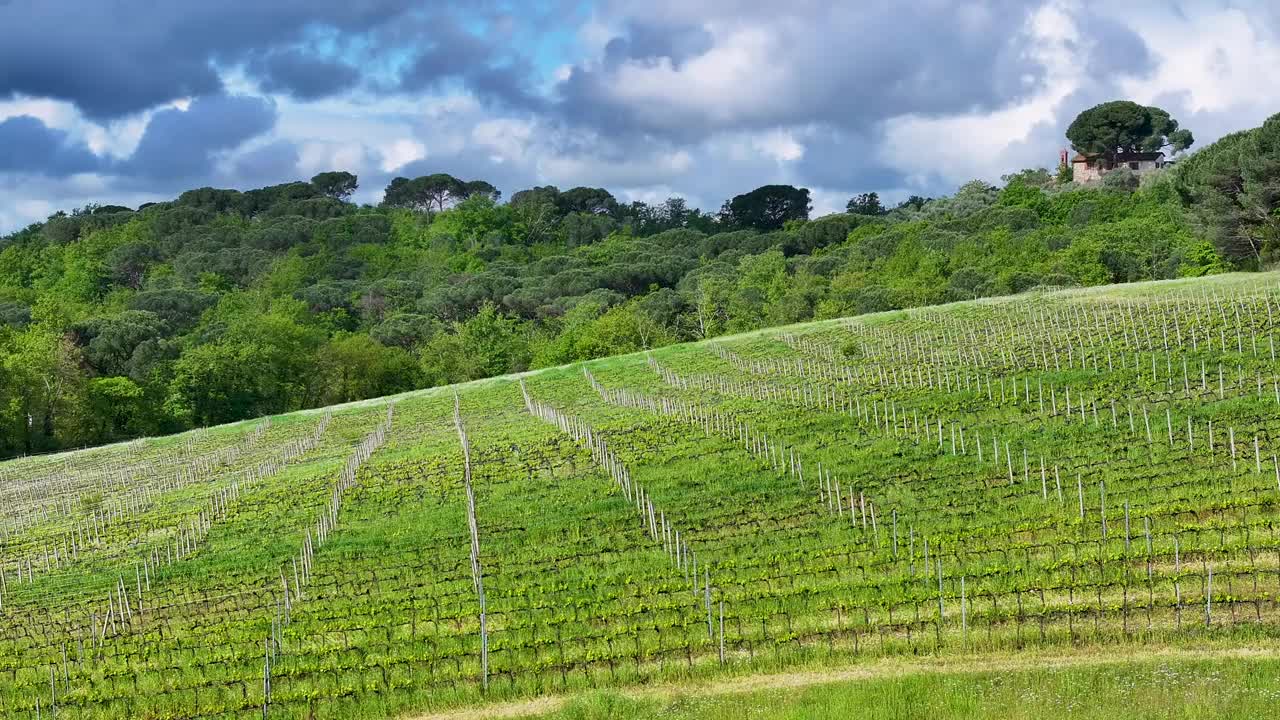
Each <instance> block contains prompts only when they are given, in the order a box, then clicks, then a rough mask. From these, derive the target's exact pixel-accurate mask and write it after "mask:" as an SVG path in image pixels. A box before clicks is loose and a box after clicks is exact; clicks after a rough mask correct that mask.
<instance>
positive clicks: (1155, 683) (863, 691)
mask: <svg viewBox="0 0 1280 720" xmlns="http://www.w3.org/2000/svg"><path fill="white" fill-rule="evenodd" d="M1277 703H1280V659H1277V658H1271V659H1259V658H1225V659H1215V660H1210V661H1202V660H1194V659H1186V658H1179V659H1167V660H1158V661H1151V660H1138V661H1135V662H1130V663H1125V664H1123V665H1116V664H1105V665H1085V666H1077V667H1070V666H1068V667H1055V668H1048V669H1028V670H1013V671H1010V670H1000V671H987V672H981V671H978V672H966V671H963V670H961V671H954V670H953V671H950V672H927V671H926V672H917V673H913V674H909V675H904V676H898V677H884V678H865V679H857V680H852V681H846V682H832V683H819V684H811V685H804V686H800V687H788V688H783V689H770V690H760V691H755V692H746V693H722V694H701V695H700V694H698V693H696V692H690V693H688V694H680V695H677V696H675V697H670V698H662V699H658V698H652V697H644V696H640V697H633V696H628V695H623V694H621V693H618V692H616V691H601V692H598V693H595V694H591V695H586V696H583V697H580V698H575V699H574V700H572V701H570V702H568V703H567V704H566V705H565V706H564V707H563V708H561V709H559V710H558V711H555V712H552V713H548V714H540V715H536V716H530V717H538V718H543V719H544V720H553V719H554V720H649V719H653V720H657V719H658V718H662V719H664V720H749V719H751V718H770V719H771V720H828V719H831V720H835V719H837V718H854V717H856V718H868V719H869V720H881V719H883V720H903V719H906V718H920V719H921V720H936V719H937V718H956V719H964V718H984V719H990V720H1024V719H1025V720H1034V719H1038V718H1046V717H1052V718H1078V719H1080V720H1084V719H1086V718H1098V719H1102V718H1142V719H1150V720H1157V719H1160V720H1165V719H1168V720H1172V719H1173V718H1187V719H1190V718H1206V719H1207V718H1214V719H1219V718H1258V717H1268V716H1270V715H1272V714H1273V713H1274V712H1275V708H1276V705H1277Z"/></svg>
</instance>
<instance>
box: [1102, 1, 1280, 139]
mask: <svg viewBox="0 0 1280 720" xmlns="http://www.w3.org/2000/svg"><path fill="white" fill-rule="evenodd" d="M1141 31H1142V34H1143V36H1144V38H1145V39H1146V41H1147V43H1148V45H1149V46H1150V47H1151V49H1152V51H1153V53H1154V54H1155V55H1156V56H1157V57H1158V59H1159V65H1158V68H1157V70H1156V72H1155V74H1154V76H1153V77H1151V78H1146V79H1141V80H1138V79H1129V80H1126V81H1125V82H1124V83H1123V87H1124V90H1125V92H1126V94H1127V95H1128V96H1129V97H1131V98H1133V99H1134V100H1136V101H1138V102H1142V103H1151V102H1155V101H1157V100H1158V99H1159V98H1161V97H1162V96H1165V97H1167V96H1174V95H1177V96H1180V97H1181V102H1182V103H1183V104H1184V105H1185V107H1186V109H1187V110H1188V111H1190V112H1192V113H1223V114H1227V113H1229V114H1231V115H1232V116H1233V119H1235V120H1236V121H1237V122H1239V123H1241V124H1248V125H1257V124H1259V123H1261V121H1262V120H1263V119H1264V118H1266V117H1267V116H1268V115H1270V114H1271V113H1274V112H1275V111H1276V110H1277V109H1280V103H1277V98H1280V73H1277V72H1276V68H1278V67H1280V42H1278V38H1277V36H1276V34H1275V32H1274V28H1273V29H1272V32H1268V31H1267V26H1266V25H1265V24H1264V23H1259V22H1258V21H1257V18H1254V17H1250V16H1249V15H1247V14H1246V13H1245V12H1244V11H1243V10H1242V9H1240V8H1237V7H1225V8H1221V9H1217V10H1201V11H1199V12H1196V13H1195V14H1188V15H1177V14H1174V13H1159V14H1156V15H1154V16H1153V17H1151V18H1150V19H1149V21H1148V22H1145V23H1143V25H1142V28H1141Z"/></svg>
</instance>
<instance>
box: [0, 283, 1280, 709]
mask: <svg viewBox="0 0 1280 720" xmlns="http://www.w3.org/2000/svg"><path fill="white" fill-rule="evenodd" d="M1276 280H1277V277H1276V275H1274V274H1266V275H1248V276H1230V277H1218V278H1209V279H1203V280H1197V281H1176V282H1168V283H1149V284H1143V285H1141V286H1137V287H1123V288H1101V289H1089V290H1079V291H1068V292H1064V293H1058V294H1044V293H1039V294H1033V295H1028V296H1022V297H1017V298H1006V299H1000V300H988V301H981V302H974V303H960V304H954V305H949V306H944V307H940V308H923V309H920V310H914V311H908V312H896V313H888V314H880V315H872V316H865V317H861V318H854V319H849V320H839V321H828V322H823V323H813V324H809V325H805V326H796V327H791V328H781V329H775V330H770V331H763V332H757V333H750V334H747V335H742V336H735V337H731V338H721V339H717V340H715V341H713V342H711V343H698V344H690V345H681V346H674V347H668V348H663V349H661V350H658V351H655V352H654V353H653V354H652V358H650V357H649V356H648V355H646V354H643V353H641V354H633V355H627V356H620V357H615V358H607V359H603V360H599V361H594V362H591V363H587V364H585V368H587V369H589V372H590V381H589V378H588V376H587V375H586V374H585V373H584V366H581V365H580V366H572V367H565V368H554V369H551V370H547V371H542V372H536V373H529V374H526V375H525V376H523V377H522V378H510V377H509V378H497V379H491V380H487V381H482V382H477V383H469V384H466V385H462V386H457V387H454V388H436V389H432V390H427V391H421V392H416V393H409V394H406V395H403V396H399V397H396V398H392V399H383V400H379V401H366V402H362V403H354V404H351V405H348V406H340V407H336V408H332V409H330V410H328V411H325V412H315V411H312V412H303V413H295V414H292V415H289V416H282V417H278V418H273V419H272V420H271V422H270V423H269V424H267V423H265V422H263V421H253V422H245V423H239V424H236V425H232V426H225V427H221V428H214V429H210V430H208V431H202V432H196V433H189V434H187V435H185V436H178V437H174V438H157V439H149V440H145V441H141V442H138V443H131V444H126V445H117V446H111V447H107V448H101V449H94V450H86V451H82V452H78V453H74V454H69V455H63V456H42V457H35V458H27V459H22V460H17V461H12V462H9V463H3V464H0V572H3V576H2V577H0V599H2V602H3V607H2V608H0V718H9V717H14V718H28V717H34V716H35V715H36V713H37V705H39V708H40V712H41V713H45V712H47V710H48V708H49V707H50V705H51V704H56V706H57V717H63V718H112V717H141V718H178V717H201V718H250V717H261V716H262V711H263V704H264V700H265V699H266V698H265V684H264V664H265V661H266V657H265V655H266V654H267V652H268V651H267V644H268V642H269V639H270V643H271V646H272V649H271V650H270V655H271V658H272V660H271V662H272V670H271V698H270V702H269V703H268V704H267V705H268V708H267V709H268V716H269V717H273V718H274V717H279V718H309V717H316V718H383V717H397V716H413V715H416V714H421V713H429V712H437V711H443V710H450V709H459V708H474V707H483V706H487V705H490V704H492V703H501V702H519V701H524V700H527V699H529V698H537V697H546V696H555V697H574V698H582V699H575V700H573V701H572V703H573V704H572V705H571V706H569V707H568V708H565V709H563V710H562V711H561V712H562V713H569V714H572V713H591V712H595V713H597V715H589V714H588V715H581V714H580V715H579V716H584V717H594V716H602V717H609V716H610V715H607V714H605V715H600V714H599V713H602V712H603V713H607V712H609V710H608V709H607V706H608V705H609V703H613V704H615V705H617V706H618V707H619V708H620V709H619V710H618V713H621V714H620V715H618V716H620V717H631V716H641V717H644V716H645V714H646V713H648V714H649V715H652V716H664V717H665V716H671V715H672V714H673V713H674V714H675V715H674V716H676V717H679V716H680V715H679V714H678V713H685V714H687V715H692V714H695V713H696V714H698V716H699V717H711V718H714V717H721V716H725V717H727V716H729V715H730V714H733V715H734V716H735V717H736V716H741V715H744V714H745V715H749V716H761V717H763V716H781V717H790V716H794V717H809V716H811V715H806V714H802V713H810V714H815V713H826V714H825V715H821V716H823V717H826V716H836V715H840V716H848V715H849V714H851V713H854V712H857V713H859V714H860V715H861V714H871V715H872V716H873V717H876V716H877V715H875V713H883V714H884V715H883V716H887V717H900V716H904V715H905V716H913V713H914V714H920V715H924V714H925V713H928V715H929V716H931V717H944V716H958V717H966V716H970V717H988V716H991V717H1020V716H1021V715H1018V714H1017V713H1023V714H1025V715H1026V716H1028V717H1046V716H1069V715H1063V714H1064V713H1065V712H1066V710H1064V709H1063V708H1066V707H1067V706H1068V704H1070V703H1076V704H1077V705H1078V706H1079V707H1080V708H1081V709H1080V712H1081V713H1088V712H1094V711H1095V710H1097V711H1098V712H1099V713H1101V712H1102V711H1106V712H1107V713H1110V716H1116V715H1120V716H1128V715H1132V713H1133V712H1150V713H1152V714H1151V715H1149V716H1151V717H1196V716H1197V714H1196V713H1200V715H1199V716H1205V717H1209V716H1218V715H1221V714H1231V713H1234V714H1242V715H1248V714H1249V713H1250V711H1251V710H1253V709H1254V708H1255V707H1256V702H1261V701H1255V699H1254V697H1255V695H1257V696H1258V697H1269V696H1266V695H1265V693H1267V692H1273V690H1274V686H1273V685H1269V684H1265V683H1264V684H1262V685H1255V684H1254V681H1253V680H1251V678H1253V677H1254V676H1255V675H1257V674H1259V673H1261V674H1264V675H1265V673H1266V672H1267V671H1268V669H1270V670H1274V667H1273V666H1272V665H1270V664H1269V663H1270V661H1268V660H1264V659H1259V658H1240V659H1232V658H1231V657H1229V656H1228V655H1226V654H1222V652H1220V651H1223V650H1230V649H1231V648H1239V647H1273V646H1274V642H1275V640H1276V638H1277V637H1280V520H1278V519H1277V518H1278V517H1280V516H1278V515H1277V510H1278V509H1280V468H1278V467H1277V463H1276V460H1275V459H1274V456H1275V454H1277V452H1278V451H1280V412H1278V410H1280V372H1278V370H1280V365H1278V364H1277V361H1276V359H1275V356H1274V355H1273V352H1274V351H1273V348H1274V345H1275V342H1276V340H1277V338H1276V335H1277V334H1280V328H1277V322H1276V318H1277V316H1278V315H1280V293H1278V292H1277V285H1276ZM651 359H652V364H651ZM1184 368H1185V369H1184ZM521 380H522V381H523V391H524V392H527V393H528V394H529V400H530V404H531V407H532V409H533V411H534V412H530V408H529V407H526V404H525V398H524V395H523V392H522V386H521V384H520V381H521ZM591 381H594V382H595V383H596V385H595V386H593V385H592V384H591ZM455 391H456V392H457V393H458V395H459V402H460V407H461V415H462V419H463V421H464V424H465V426H466V429H467V433H468V435H469V436H470V443H471V458H472V480H473V486H474V490H475V498H476V508H477V526H478V530H479V538H480V547H481V553H480V564H481V566H482V569H483V574H484V587H485V593H486V605H487V616H486V623H487V628H488V633H489V634H488V638H487V640H488V642H487V647H488V655H487V662H488V670H489V672H488V674H487V676H486V675H485V673H484V671H483V669H482V668H483V662H484V660H482V652H481V647H482V638H481V635H480V618H479V598H478V594H477V592H476V585H475V583H474V580H473V578H472V575H471V559H470V531H469V527H468V519H467V502H466V495H465V492H464V490H463V481H462V478H463V453H462V448H461V445H460V443H459V439H458V434H457V430H456V428H455V427H454V423H453V393H454V392H455ZM392 401H394V412H393V418H392V420H391V424H390V430H389V432H387V433H386V435H385V438H383V439H384V440H385V442H383V443H382V444H380V445H377V447H376V449H375V450H373V451H372V452H371V453H365V452H358V448H360V447H362V446H363V447H365V448H366V449H367V448H370V447H374V445H375V444H376V443H373V440H374V439H376V438H378V437H382V436H380V435H379V434H378V432H376V431H375V429H376V428H379V427H385V423H386V421H387V409H388V405H389V404H390V403H391V402H392ZM1113 408H1114V409H1113ZM1082 411H1083V412H1082ZM588 428H589V430H588ZM939 428H941V430H939ZM1211 436H1212V445H1211V440H1210V438H1211ZM1255 442H1256V445H1255ZM370 443H373V444H370ZM1255 448H1256V449H1255ZM353 458H354V460H353ZM357 461H358V462H357ZM349 463H351V464H349ZM344 467H353V468H355V470H354V472H353V474H352V475H349V476H347V478H346V479H345V480H343V479H341V478H342V477H343V469H344ZM819 467H821V468H822V472H821V473H819ZM99 496H100V497H101V505H100V506H99V505H98V503H96V502H86V501H85V498H90V499H94V498H97V497H99ZM837 497H838V498H839V500H838V501H837V499H836V498H837ZM641 498H644V500H645V501H646V503H645V504H643V512H642V511H641V507H642V503H641ZM851 500H852V505H851ZM650 502H651V503H652V515H650V512H649V505H648V504H647V503H650ZM851 508H852V514H851ZM95 512H96V514H95ZM664 520H665V521H666V523H667V524H666V525H665V526H664V525H663V521H664ZM676 532H679V537H680V539H681V540H682V541H683V542H684V543H687V550H688V552H680V553H675V552H674V549H675V547H676V545H675V542H674V540H675V537H676ZM322 533H323V537H324V540H323V541H321V539H320V538H321V535H322ZM682 547H683V546H682ZM308 548H310V549H309V550H308ZM677 556H678V558H679V559H678V560H677ZM694 563H696V567H697V572H696V573H695V572H694V571H693V567H692V566H693V565H694ZM122 591H123V592H122ZM722 613H723V621H721V615H722ZM709 621H710V622H709ZM1169 646H1176V647H1179V648H1184V649H1185V648H1195V647H1208V648H1214V649H1216V650H1217V651H1219V654H1218V655H1217V656H1214V659H1212V660H1205V661H1204V662H1203V663H1201V664H1197V662H1196V661H1195V660H1194V659H1192V658H1188V657H1185V656H1179V657H1177V658H1171V659H1162V660H1156V661H1152V660H1141V661H1137V662H1136V663H1135V664H1131V665H1126V666H1114V665H1108V666H1084V665H1080V666H1075V665H1073V666H1070V667H1061V668H1056V667H1053V668H1045V669H1043V670H1036V669H1032V668H1034V667H1036V666H1035V665H1034V663H1035V662H1036V661H1037V660H1036V659H1037V658H1042V657H1051V656H1055V654H1061V653H1062V652H1063V651H1064V650H1067V649H1071V651H1072V652H1081V653H1085V654H1090V655H1091V656H1097V657H1101V658H1106V657H1113V656H1122V655H1123V654H1125V653H1129V652H1133V653H1135V654H1137V655H1139V656H1150V652H1149V651H1152V650H1158V649H1161V648H1165V647H1169ZM722 648H723V651H722ZM722 652H723V654H722ZM1184 655H1185V653H1184ZM921 657H927V658H934V659H935V660H936V661H937V662H939V663H945V664H948V665H947V666H946V667H945V668H943V669H942V670H943V671H940V670H938V669H937V668H934V667H932V666H925V667H923V668H921V669H920V671H919V672H916V673H913V674H910V675H895V676H892V677H880V676H876V677H869V678H867V679H866V680H859V681H858V682H851V683H837V684H836V685H832V686H822V687H818V686H814V687H807V686H806V687H804V688H799V689H788V690H785V691H783V690H762V691H759V692H757V693H752V694H749V695H731V694H724V693H718V694H711V695H707V696H706V697H703V698H702V699H700V700H697V701H696V707H695V705H693V704H691V703H695V701H690V700H675V699H672V698H671V697H668V696H656V695H644V694H643V693H641V694H639V695H637V694H636V692H635V691H633V690H629V689H628V688H636V687H645V686H654V685H659V686H662V687H671V686H676V687H690V688H697V687H706V685H707V684H708V683H710V684H715V683H732V682H736V681H738V680H739V679H741V678H744V677H753V676H758V675H760V674H767V673H778V672H792V671H795V670H796V669H798V668H799V669H803V670H804V671H805V672H821V671H822V670H823V669H824V668H831V667H841V668H843V667H850V666H852V667H863V668H875V667H881V666H882V665H883V664H884V663H895V662H900V661H901V659H903V658H921ZM985 657H999V658H1005V659H1006V660H1005V662H1008V663H1009V665H1008V666H1007V667H1004V668H1003V669H1001V670H998V671H991V672H990V673H988V674H986V675H984V674H981V673H980V674H979V675H976V676H974V675H972V674H970V675H964V674H959V673H957V672H956V669H957V668H959V669H972V668H976V667H982V664H981V663H982V658H985ZM1152 662H1154V663H1156V665H1151V664H1150V663H1152ZM1144 663H1145V664H1144ZM1161 663H1167V664H1169V668H1168V669H1167V670H1162V669H1161V668H1160V667H1157V666H1158V665H1160V664H1161ZM1162 673H1166V674H1167V673H1174V674H1176V675H1177V677H1179V678H1182V679H1183V681H1184V682H1181V684H1178V683H1175V682H1174V681H1173V680H1166V679H1164V678H1165V675H1163V674H1162ZM1191 676H1195V677H1202V678H1203V680H1202V681H1201V680H1197V681H1195V682H1191V681H1186V678H1188V677H1191ZM486 682H487V687H486ZM966 683H969V684H970V685H972V687H974V688H977V689H978V691H977V692H976V693H975V692H971V691H970V690H969V689H966V688H967V687H968V686H967V685H966ZM1161 683H1164V684H1163V685H1162V684H1161ZM1169 685H1177V688H1178V689H1176V691H1175V690H1173V689H1170V688H1169V687H1166V686H1169ZM1160 688H1163V689H1160ZM1254 690H1257V692H1256V693H1255V692H1254ZM601 693H603V694H601ZM1144 693H1145V694H1144ZM1259 693H1261V694H1259ZM584 694H585V695H584ZM1090 702H1091V703H1093V704H1092V705H1089V704H1088V703H1090ZM1037 703H1040V704H1039V705H1037ZM1215 703H1218V704H1215ZM1250 703H1255V705H1250ZM1073 707H1074V706H1073ZM601 708H604V709H601ZM1037 708H1038V710H1039V712H1036V710H1037ZM1099 708H1100V709H1101V710H1098V709H1099ZM864 709H865V712H863V710H864ZM789 713H790V714H789ZM1000 713H1005V714H1003V715H1001V714H1000ZM1161 713H1167V714H1161ZM42 716H43V715H42ZM1079 716H1080V717H1093V716H1099V715H1098V714H1095V715H1088V714H1083V715H1079Z"/></svg>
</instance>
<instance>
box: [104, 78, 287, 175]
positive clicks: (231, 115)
mask: <svg viewBox="0 0 1280 720" xmlns="http://www.w3.org/2000/svg"><path fill="white" fill-rule="evenodd" d="M275 122H276V108H275V105H274V103H272V102H271V101H270V100H268V99H265V98H259V97H250V96H244V95H218V96H211V97H202V98H197V99H195V100H193V101H192V102H191V104H190V106H189V107H188V108H187V109H186V110H180V109H177V108H172V109H169V110H162V111H160V112H157V113H156V114H155V115H153V116H152V118H151V122H150V123H149V124H148V125H147V129H146V131H144V132H143V135H142V139H141V140H140V141H139V142H138V148H137V150H135V151H134V153H133V155H132V156H130V157H129V159H128V160H127V161H125V162H124V164H123V170H124V173H125V174H127V175H131V176H135V177H139V178H146V179H151V180H166V181H178V180H193V179H200V178H203V177H205V176H207V175H208V174H209V173H210V172H211V171H212V170H213V167H214V159H215V155H216V154H217V153H219V152H222V151H227V150H232V149H234V148H236V147H238V146H240V144H241V143H243V142H245V141H246V140H249V139H250V138H253V137H256V136H258V135H261V134H263V133H265V132H267V131H268V130H270V129H271V128H272V127H273V126H274V125H275Z"/></svg>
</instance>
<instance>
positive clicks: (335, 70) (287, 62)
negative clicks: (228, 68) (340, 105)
mask: <svg viewBox="0 0 1280 720" xmlns="http://www.w3.org/2000/svg"><path fill="white" fill-rule="evenodd" d="M247 69H248V71H249V74H250V75H252V76H254V77H256V78H258V81H259V82H260V83H261V86H262V89H263V90H265V91H267V92H273V93H282V94H287V95H292V96H293V97H296V98H298V99H299V100H316V99H319V98H323V97H328V96H329V95H333V94H335V93H339V92H342V91H344V90H350V89H351V88H353V87H355V85H356V83H358V82H359V81H360V72H359V71H358V70H356V69H355V68H354V67H352V66H351V65H348V64H347V63H344V62H339V61H337V60H328V59H325V58H320V57H315V56H313V55H308V54H306V53H304V52H302V51H301V50H297V49H290V50H280V51H273V52H270V53H268V54H266V55H265V56H261V57H256V58H254V59H253V60H251V61H250V62H249V64H248V66H247Z"/></svg>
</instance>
